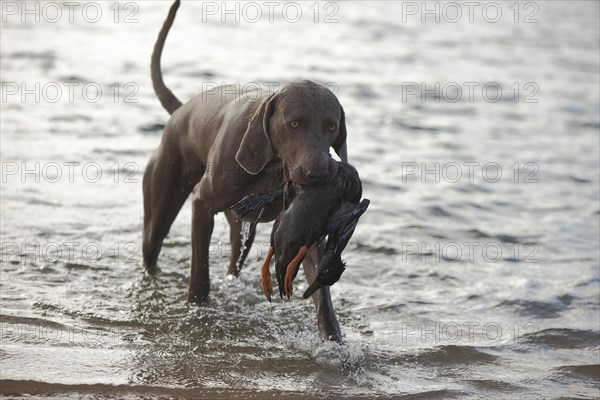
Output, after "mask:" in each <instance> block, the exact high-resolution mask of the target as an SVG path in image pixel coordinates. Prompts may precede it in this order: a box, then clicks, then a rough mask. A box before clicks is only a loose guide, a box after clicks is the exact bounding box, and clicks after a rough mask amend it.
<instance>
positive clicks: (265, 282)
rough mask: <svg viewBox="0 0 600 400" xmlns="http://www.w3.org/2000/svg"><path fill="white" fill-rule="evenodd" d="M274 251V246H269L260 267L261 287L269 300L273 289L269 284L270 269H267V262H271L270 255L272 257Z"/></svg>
mask: <svg viewBox="0 0 600 400" xmlns="http://www.w3.org/2000/svg"><path fill="white" fill-rule="evenodd" d="M274 252H275V248H274V247H273V246H269V252H268V253H267V257H266V258H265V262H264V263H263V266H262V268H261V276H262V279H261V281H262V289H263V292H264V293H265V296H267V299H268V300H269V301H271V290H272V289H273V287H272V286H271V271H270V270H269V263H270V262H271V257H273V253H274Z"/></svg>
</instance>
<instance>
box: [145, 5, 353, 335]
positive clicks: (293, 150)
mask: <svg viewBox="0 0 600 400" xmlns="http://www.w3.org/2000/svg"><path fill="white" fill-rule="evenodd" d="M178 8H179V0H177V1H175V3H174V4H173V5H172V6H171V9H170V10H169V14H168V16H167V19H166V20H165V23H164V25H163V27H162V30H161V32H160V34H159V36H158V40H157V41H156V44H155V47H154V52H153V54H152V83H153V85H154V90H155V91H156V94H157V96H158V98H159V100H160V102H161V104H162V105H163V107H164V108H165V109H166V110H167V111H168V112H169V113H170V114H172V116H171V118H170V119H169V121H168V123H167V125H166V126H165V130H164V134H163V137H162V141H161V143H160V145H159V147H158V148H157V149H156V150H155V151H154V153H153V154H152V157H151V158H150V161H149V162H148V165H147V167H146V171H145V173H144V182H143V189H144V233H143V236H144V239H143V256H144V264H145V265H146V268H147V269H148V270H150V271H152V269H153V268H154V267H156V262H157V259H158V255H159V253H160V249H161V246H162V242H163V239H164V238H165V236H166V235H167V234H168V233H169V229H170V227H171V224H172V223H173V221H174V220H175V217H176V216H177V213H178V212H179V210H180V209H181V207H182V206H183V203H184V202H185V200H186V199H187V198H188V196H189V194H190V193H192V266H191V272H190V283H189V292H188V299H189V301H190V302H201V301H202V300H204V299H206V298H207V297H208V293H209V290H210V282H209V272H208V270H209V261H208V253H209V245H210V239H211V235H212V231H213V226H214V216H215V214H216V213H218V212H220V211H223V212H224V213H225V216H226V218H227V221H228V222H229V226H230V240H231V247H232V254H231V259H230V264H229V270H228V273H229V274H233V275H236V276H237V275H238V274H239V269H240V267H241V263H238V259H239V258H240V254H241V246H242V234H241V228H242V221H239V220H237V219H236V218H235V217H234V216H233V213H232V212H231V211H230V209H229V208H230V207H231V206H232V205H233V204H235V203H236V202H237V201H239V200H241V199H242V198H243V197H244V196H246V195H248V194H252V193H262V192H269V191H280V190H281V189H282V187H283V184H284V181H287V180H291V181H293V182H297V183H301V184H303V185H311V184H315V183H317V182H319V181H321V180H323V179H325V178H327V177H328V176H330V175H333V174H336V172H337V170H336V169H337V163H336V162H335V161H334V160H333V158H331V156H330V154H329V148H330V147H333V148H334V150H335V151H336V152H337V154H338V155H339V156H340V158H341V159H342V161H345V162H347V154H346V125H345V121H344V110H343V109H342V106H341V105H340V103H339V101H338V100H337V98H336V97H335V95H334V94H333V93H332V92H331V91H329V90H328V89H326V88H325V87H323V86H321V85H318V84H316V83H314V82H311V81H306V80H303V81H298V82H292V83H288V84H286V85H284V86H283V88H282V89H280V90H279V91H276V92H275V93H264V92H262V91H260V89H256V90H254V91H245V92H244V93H238V94H234V93H232V87H227V88H220V89H215V90H211V91H208V92H204V93H202V94H201V95H199V96H197V97H195V98H193V99H192V100H190V101H189V102H187V103H186V104H181V102H180V101H179V100H178V99H177V98H176V97H175V96H174V95H173V93H172V92H171V91H170V90H169V89H168V88H167V87H166V86H165V84H164V83H163V80H162V74H161V71H160V57H161V54H162V49H163V47H164V43H165V40H166V38H167V34H168V32H169V29H170V28H171V26H172V25H173V21H174V19H175V14H176V12H177V9H178ZM280 212H281V205H280V204H274V205H272V206H270V207H269V208H268V209H267V210H266V212H264V213H263V214H262V215H260V216H258V215H256V214H250V215H248V216H247V218H248V220H252V219H257V218H259V219H260V221H262V222H265V221H271V220H273V219H275V217H276V216H277V215H278V214H279V213H280ZM322 254H323V249H322V247H321V248H316V249H313V250H311V251H310V252H309V254H308V255H307V256H306V258H305V259H304V262H303V266H304V271H305V274H306V276H307V278H308V280H309V282H312V281H313V280H315V278H316V274H317V269H316V267H317V265H319V260H320V259H321V257H322ZM313 301H314V302H315V306H316V310H317V321H318V327H319V333H320V335H321V336H322V337H325V338H330V339H333V340H340V331H339V325H338V322H337V320H336V316H335V312H334V310H333V308H332V304H331V296H330V293H329V288H328V287H324V288H322V289H320V290H318V291H317V292H316V293H315V294H314V295H313Z"/></svg>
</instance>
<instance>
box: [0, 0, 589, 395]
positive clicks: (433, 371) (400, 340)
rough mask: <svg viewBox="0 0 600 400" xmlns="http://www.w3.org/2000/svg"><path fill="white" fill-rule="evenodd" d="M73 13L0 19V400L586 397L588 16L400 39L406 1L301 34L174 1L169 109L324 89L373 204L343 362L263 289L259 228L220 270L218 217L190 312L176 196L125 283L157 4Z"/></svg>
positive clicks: (156, 120)
mask: <svg viewBox="0 0 600 400" xmlns="http://www.w3.org/2000/svg"><path fill="white" fill-rule="evenodd" d="M15 4H17V3H15ZM96 4H101V7H102V10H103V14H102V18H101V19H100V21H99V22H98V23H95V24H93V23H89V22H86V21H85V20H83V19H82V18H81V14H78V13H75V14H74V20H75V21H74V22H73V23H70V22H69V21H68V17H67V11H65V10H63V14H64V15H63V17H62V19H61V20H60V21H59V22H57V23H50V22H47V21H45V20H44V19H43V18H42V19H41V20H40V22H39V23H35V22H34V21H32V20H31V19H29V20H26V22H25V23H23V22H21V19H20V14H16V15H17V16H16V17H15V16H14V15H13V14H12V11H11V13H9V12H8V11H7V10H6V9H4V12H5V13H4V14H3V16H4V17H3V18H5V21H3V23H2V35H1V36H2V37H1V40H2V42H1V44H2V49H1V56H2V61H1V67H2V85H3V86H2V90H3V92H2V94H3V99H2V104H1V106H2V119H1V128H2V146H1V156H2V199H1V206H2V207H1V234H2V239H1V241H2V246H1V251H2V254H1V256H2V260H1V275H0V284H1V286H0V289H1V298H2V303H1V311H0V318H1V320H0V321H1V328H2V330H1V342H0V363H1V372H0V373H1V378H2V386H1V389H0V392H1V393H3V394H6V395H19V394H38V395H47V396H57V397H61V398H79V397H82V396H86V397H88V398H94V397H97V396H102V395H104V396H113V397H115V398H122V397H130V398H139V397H144V398H148V397H149V398H159V397H191V396H206V397H211V398H243V399H247V398H296V397H303V398H340V397H342V396H345V397H353V398H374V397H381V398H398V397H407V398H412V397H415V398H452V397H461V398H463V397H466V398H519V399H520V398H556V397H569V398H595V397H597V396H599V395H600V384H599V380H600V365H599V364H600V363H599V361H598V360H599V359H600V321H599V315H600V314H599V311H600V310H599V309H600V305H599V295H600V274H599V250H598V242H599V236H600V235H599V216H600V206H599V201H600V198H599V179H600V177H599V161H598V160H599V152H600V151H599V127H600V125H599V124H600V117H599V108H600V101H599V92H600V90H599V86H600V85H599V72H598V71H599V67H600V66H599V46H600V44H599V33H600V32H599V22H598V12H599V7H598V3H596V2H568V3H567V2H549V1H548V2H530V3H527V4H530V5H529V6H526V5H525V3H520V4H519V11H520V14H519V15H518V18H517V17H516V15H515V14H514V11H515V10H514V8H513V9H511V8H509V7H510V6H511V4H509V3H502V5H501V11H502V18H500V20H499V21H498V22H496V23H492V22H488V20H486V19H484V18H483V17H482V14H481V12H479V13H475V14H474V22H473V23H470V22H469V20H468V17H467V10H468V9H467V8H466V7H463V8H462V12H463V14H464V15H463V17H462V18H461V20H460V21H459V22H458V23H450V22H449V21H448V19H453V18H454V15H455V14H449V13H450V10H446V12H447V14H443V15H442V18H441V21H440V23H435V22H434V21H433V20H432V19H433V17H432V16H429V17H428V18H429V19H428V20H427V21H426V22H425V23H421V21H420V17H421V13H420V12H419V11H415V9H414V8H407V7H409V6H410V4H412V5H413V6H415V5H416V7H417V8H418V7H420V4H421V3H420V2H417V3H410V4H408V5H407V4H406V3H404V6H403V4H402V3H399V2H386V3H376V2H368V3H364V4H360V3H356V2H343V3H342V2H340V3H337V6H338V8H337V9H336V8H326V4H325V3H320V4H319V9H320V11H321V13H320V15H319V19H320V21H321V22H319V23H314V22H313V21H312V20H313V17H314V15H313V14H312V13H313V9H309V7H310V6H311V5H310V4H309V3H298V4H301V8H302V10H303V12H304V14H303V17H302V18H301V20H300V21H299V22H298V23H290V22H286V21H285V20H284V19H282V18H281V17H277V18H276V19H275V21H274V22H273V23H269V22H268V21H267V20H266V17H265V16H264V15H263V19H262V20H261V21H260V22H259V23H249V22H248V21H245V20H243V19H242V21H240V23H238V24H236V23H226V24H223V23H221V22H220V21H219V18H218V17H211V18H207V21H206V23H203V21H202V17H201V12H202V5H201V4H200V3H199V2H190V1H188V2H184V4H183V5H182V7H181V9H180V14H179V16H178V19H177V20H176V22H175V27H174V30H173V32H172V34H171V36H170V37H169V40H168V42H167V46H166V50H165V54H164V57H163V68H164V71H165V80H166V81H167V84H168V85H169V86H170V87H171V88H172V89H173V91H174V92H175V93H176V94H177V95H178V96H179V97H180V98H181V99H189V98H190V97H191V96H193V95H195V94H197V93H199V92H200V91H201V90H202V88H203V82H204V83H206V82H214V83H215V84H220V83H221V82H240V83H241V84H242V85H243V84H245V83H247V82H263V83H264V82H284V81H286V80H291V79H295V78H299V77H303V78H310V79H313V80H317V81H319V82H322V83H329V84H330V85H331V86H332V87H336V88H337V94H338V97H339V98H340V101H341V102H342V104H343V105H344V108H345V110H346V116H347V124H348V131H349V139H348V141H349V154H350V161H351V162H352V163H353V164H354V165H355V166H356V167H357V169H358V170H359V172H360V174H361V177H362V180H363V184H364V194H365V197H368V198H370V199H371V207H370V208H369V210H368V212H367V213H366V214H365V216H364V217H363V219H361V222H360V224H359V226H358V228H357V230H356V233H355V235H354V237H353V239H352V241H351V242H350V244H349V246H348V248H347V250H346V252H345V257H346V259H347V261H348V270H347V271H346V273H345V274H344V276H343V277H342V279H341V281H340V282H339V283H338V284H336V285H335V286H334V287H333V289H332V293H333V301H334V304H335V308H336V310H337V313H338V317H339V319H340V323H341V326H342V330H343V334H344V338H345V343H344V344H343V345H336V344H333V343H323V342H321V341H320V340H319V339H318V338H317V335H316V330H315V325H316V319H315V316H314V311H313V306H312V303H311V302H309V301H303V300H301V299H300V298H299V297H298V296H295V297H294V298H293V299H292V301H283V302H279V301H276V302H274V303H273V304H269V303H268V302H267V301H266V300H265V299H264V297H263V296H262V294H261V289H260V283H259V280H260V274H259V268H258V265H259V262H260V260H261V259H262V257H263V256H264V248H265V243H266V242H267V241H268V232H269V230H270V226H268V225H264V226H262V227H260V228H259V236H258V238H257V241H256V242H257V244H256V245H255V247H254V249H253V251H252V253H251V260H250V262H249V265H248V267H247V268H246V270H245V271H244V272H243V275H242V277H241V279H229V278H227V277H225V273H226V264H227V258H228V255H229V254H228V252H229V247H228V227H227V224H226V222H225V220H224V218H219V219H218V220H217V223H216V225H215V230H214V235H213V240H214V243H213V246H212V247H211V257H212V259H211V271H212V272H211V279H212V292H211V299H210V302H209V303H208V304H206V305H204V306H201V307H192V306H189V305H187V304H186V303H185V300H186V290H187V280H188V268H189V262H190V252H191V250H190V229H191V228H190V214H191V212H190V205H189V202H188V204H186V206H185V207H184V209H183V210H182V212H181V214H180V215H179V217H178V219H177V221H176V222H175V224H174V226H173V228H172V230H171V233H170V235H169V236H168V238H167V239H166V241H165V245H164V248H163V251H162V254H161V258H160V260H159V261H160V266H161V268H162V271H161V273H160V274H158V275H157V276H148V275H146V274H144V270H143V267H142V265H141V262H140V258H141V257H140V251H139V243H140V241H141V225H142V196H141V183H140V182H141V176H142V174H143V170H144V167H145V163H146V161H147V159H148V157H149V155H150V153H151V151H152V150H153V149H154V148H155V147H156V146H157V145H158V143H159V141H160V137H161V133H162V124H164V123H165V121H166V120H167V115H166V112H164V111H163V110H162V109H161V108H160V106H159V103H158V101H157V100H156V98H155V96H154V94H153V92H152V88H151V83H150V80H149V68H148V65H149V58H150V51H151V48H152V45H153V42H154V39H155V36H156V34H157V32H158V29H159V26H160V25H161V23H162V20H163V18H164V16H165V15H166V11H167V9H168V6H169V4H168V3H165V2H140V3H130V5H129V6H127V7H124V8H121V9H120V14H119V15H118V18H117V20H118V21H119V23H115V22H114V21H113V17H114V16H115V15H114V12H115V9H114V8H110V7H111V4H110V3H96ZM131 4H134V5H135V6H137V8H136V7H134V6H131ZM214 4H216V5H217V6H218V5H219V3H214ZM429 4H430V6H431V8H432V9H433V7H434V5H435V3H429ZM440 4H442V5H443V4H444V3H440ZM458 4H459V5H460V4H461V3H458ZM531 4H533V5H531ZM124 5H125V4H124V3H121V6H122V7H123V6H124ZM5 6H6V2H4V3H3V7H5ZM232 7H233V6H232ZM513 7H514V6H513ZM536 7H537V8H536ZM481 8H483V7H481ZM481 8H478V9H477V10H480V9H481ZM440 9H441V6H440ZM441 10H442V11H441V12H444V11H443V9H441ZM47 11H48V13H49V12H50V11H51V10H47ZM413 11H414V14H413ZM420 11H422V10H420ZM488 11H489V10H488ZM331 12H335V14H334V18H337V19H338V22H337V23H331V24H326V23H323V22H322V20H323V19H324V18H325V16H327V15H329V14H330V13H331ZM490 12H491V11H490ZM130 14H131V15H130ZM490 15H492V14H489V15H487V18H488V19H490ZM46 16H47V17H48V18H53V16H54V14H52V15H46ZM127 16H130V17H131V16H132V18H134V19H137V20H138V22H137V23H131V24H125V23H122V22H123V20H124V18H125V17H127ZM526 17H528V18H529V19H528V21H530V22H531V21H532V20H537V22H531V23H524V20H525V19H526ZM515 18H517V20H518V22H517V23H515V21H514V20H515ZM36 82H39V83H40V88H39V90H37V91H36V89H35V85H36ZM68 82H71V85H72V86H71V87H72V88H73V96H74V98H73V99H69V97H68V88H69V86H67V84H66V83H68ZM90 83H91V86H90V85H88V86H84V85H86V84H90ZM115 83H117V84H118V87H119V92H118V95H116V90H117V86H115ZM128 83H129V84H130V85H128V86H126V84H128ZM436 83H439V85H438V86H437V87H436ZM22 84H24V85H25V89H29V90H31V89H32V88H33V93H30V94H28V95H27V94H25V95H24V93H23V87H22V86H21V85H22ZM96 85H98V86H99V87H100V88H101V89H102V95H101V96H100V97H99V98H98V101H97V102H92V100H95V99H96V97H97V96H96V95H95V94H94V90H96V87H97V86H96ZM56 86H58V87H59V88H61V89H62V94H61V95H60V96H59V97H58V101H56V102H53V101H51V100H53V99H54V98H55V97H56V96H57V95H56V94H55V93H58V92H55V91H56V90H57V89H56ZM84 88H86V89H85V90H89V92H84ZM469 88H472V91H470V89H469ZM484 88H485V91H484ZM498 88H500V90H501V92H502V96H501V98H498V99H497V98H496V97H497V94H498ZM15 90H16V92H15ZM53 90H54V91H53ZM36 92H37V93H38V94H39V95H40V98H39V99H36V98H35V93H36ZM13 93H14V94H13ZM23 95H24V96H25V98H24V99H22V98H21V97H22V96H23ZM115 95H116V97H115ZM469 95H470V96H471V97H470V96H469ZM86 96H87V97H86ZM22 100H25V101H22ZM131 100H137V102H131ZM496 100H497V101H496ZM301 281H302V279H299V280H298V283H296V286H297V289H298V290H299V291H300V292H301V291H302V290H303V289H304V288H305V287H306V284H305V283H300V282H301Z"/></svg>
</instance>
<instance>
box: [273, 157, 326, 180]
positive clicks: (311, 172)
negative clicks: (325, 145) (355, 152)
mask: <svg viewBox="0 0 600 400" xmlns="http://www.w3.org/2000/svg"><path fill="white" fill-rule="evenodd" d="M337 170H338V163H337V161H335V160H334V159H333V158H330V159H329V162H328V164H327V166H325V167H319V168H303V167H301V166H298V167H296V168H294V169H292V170H291V171H290V172H289V174H288V176H284V178H285V180H291V181H292V182H294V183H297V184H300V185H303V186H314V185H319V184H323V183H325V182H329V181H331V180H333V179H334V178H335V176H336V175H337Z"/></svg>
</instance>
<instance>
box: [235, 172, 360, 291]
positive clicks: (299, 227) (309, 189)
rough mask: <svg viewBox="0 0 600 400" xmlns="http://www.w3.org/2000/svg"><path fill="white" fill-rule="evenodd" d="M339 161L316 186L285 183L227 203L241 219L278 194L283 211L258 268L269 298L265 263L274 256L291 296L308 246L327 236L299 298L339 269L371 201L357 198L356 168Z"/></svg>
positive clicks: (335, 278) (281, 285) (332, 280)
mask: <svg viewBox="0 0 600 400" xmlns="http://www.w3.org/2000/svg"><path fill="white" fill-rule="evenodd" d="M338 164H339V165H338V171H337V174H336V175H335V176H333V177H331V178H330V179H328V180H327V181H324V182H323V183H321V184H318V185H314V186H305V185H301V184H298V183H294V182H291V181H289V182H286V184H285V187H284V190H283V192H268V193H261V194H253V195H249V196H246V197H245V198H244V199H242V200H241V201H240V202H238V203H236V204H235V205H234V206H233V207H232V210H233V211H234V213H235V215H236V217H237V218H241V217H243V216H244V215H246V214H247V213H249V212H251V211H254V210H261V209H264V207H266V206H267V205H268V204H269V203H271V202H273V201H278V200H279V199H281V198H283V203H284V211H283V212H282V213H281V214H280V215H279V216H278V217H277V219H276V220H275V223H274V224H273V229H272V230H271V240H270V246H269V250H268V253H267V257H266V258H265V261H264V263H263V266H262V270H261V275H262V288H263V291H264V293H265V295H266V296H267V298H268V299H269V301H271V291H272V287H271V273H270V270H269V264H270V261H271V258H272V257H273V255H275V272H276V276H277V282H278V285H279V294H280V296H281V297H283V296H284V295H285V296H287V297H288V298H289V297H290V296H291V294H292V290H293V289H292V281H293V280H294V278H295V277H296V275H297V273H298V269H299V266H300V263H301V262H302V260H303V259H304V257H305V256H306V253H307V252H308V250H309V249H310V248H311V247H313V246H315V245H318V244H319V243H320V242H321V241H322V240H324V238H325V237H326V236H327V237H328V239H327V244H326V246H325V255H324V257H323V259H322V261H321V264H320V265H319V270H318V274H317V278H316V279H315V280H314V282H312V283H311V285H310V286H309V288H308V289H307V290H306V292H305V293H304V298H308V297H309V296H310V295H312V294H313V293H314V292H315V291H316V290H318V289H320V288H321V287H323V286H326V285H333V284H334V283H335V282H337V281H338V280H339V279H340V277H341V275H342V273H343V272H344V270H345V268H346V267H345V263H344V262H343V261H342V259H341V254H342V251H343V250H344V249H345V247H346V245H347V243H348V241H349V240H350V238H351V237H352V234H353V233H354V229H355V228H356V224H357V223H358V219H359V218H360V216H361V215H362V214H363V213H364V212H365V211H366V210H367V207H368V206H369V203H370V201H369V200H368V199H364V200H362V201H361V200H360V199H361V197H362V184H361V181H360V178H359V176H358V172H357V171H356V169H355V168H354V167H353V166H351V165H350V164H348V163H343V162H339V163H338ZM259 219H260V218H259Z"/></svg>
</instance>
